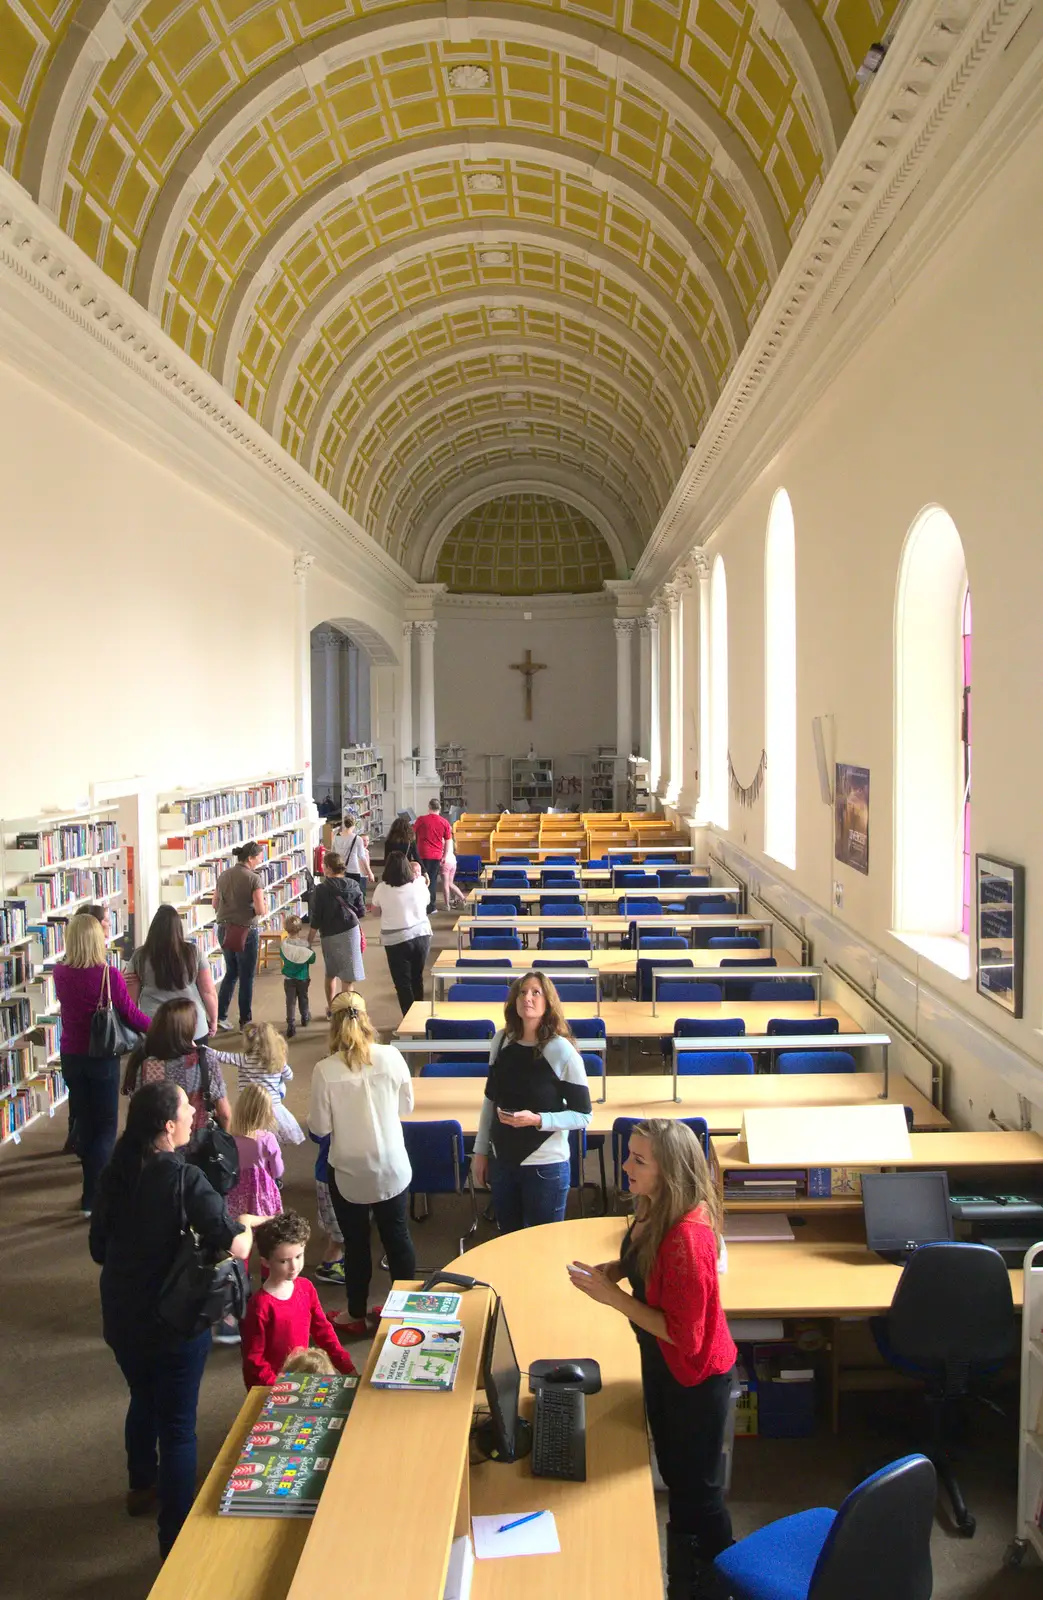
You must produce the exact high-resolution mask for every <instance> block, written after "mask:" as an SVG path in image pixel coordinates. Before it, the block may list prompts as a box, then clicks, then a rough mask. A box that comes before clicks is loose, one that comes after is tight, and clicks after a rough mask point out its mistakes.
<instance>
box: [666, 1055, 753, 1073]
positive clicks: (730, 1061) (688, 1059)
mask: <svg viewBox="0 0 1043 1600" xmlns="http://www.w3.org/2000/svg"><path fill="white" fill-rule="evenodd" d="M753 1072H754V1067H753V1057H752V1056H751V1055H750V1052H749V1051H748V1050H679V1051H678V1053H677V1074H678V1077H695V1078H715V1077H721V1078H727V1077H731V1078H752V1076H753Z"/></svg>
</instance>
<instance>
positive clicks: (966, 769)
mask: <svg viewBox="0 0 1043 1600" xmlns="http://www.w3.org/2000/svg"><path fill="white" fill-rule="evenodd" d="M961 633H962V635H963V637H962V638H961V640H960V644H961V650H960V661H961V665H962V667H963V674H962V676H963V715H962V717H961V719H960V743H961V745H962V747H963V749H962V754H963V921H962V924H961V926H962V928H963V931H964V933H966V934H968V935H969V934H970V931H971V905H972V903H973V890H972V887H971V591H970V590H969V589H968V590H967V592H966V594H965V595H964V597H963V626H962V628H961Z"/></svg>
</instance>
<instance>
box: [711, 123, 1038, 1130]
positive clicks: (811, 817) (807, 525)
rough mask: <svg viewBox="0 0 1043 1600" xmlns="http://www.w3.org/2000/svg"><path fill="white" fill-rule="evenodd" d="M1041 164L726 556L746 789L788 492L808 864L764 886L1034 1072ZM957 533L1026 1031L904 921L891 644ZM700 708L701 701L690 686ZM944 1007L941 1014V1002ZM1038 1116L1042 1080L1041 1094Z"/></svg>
mask: <svg viewBox="0 0 1043 1600" xmlns="http://www.w3.org/2000/svg"><path fill="white" fill-rule="evenodd" d="M1041 252H1043V150H1041V149H1040V147H1039V142H1038V141H1035V148H1034V149H1033V148H1032V147H1031V146H1030V144H1029V143H1026V145H1025V146H1024V147H1022V149H1021V150H1020V151H1019V152H1018V153H1017V155H1016V156H1015V157H1013V158H1012V159H1011V161H1010V162H1009V164H1008V166H1007V167H1006V168H1005V169H1004V170H1003V171H1002V172H1001V173H999V174H998V175H997V176H996V177H995V178H994V179H993V180H992V182H991V184H990V186H989V187H988V188H987V189H986V190H985V192H984V193H983V194H982V196H981V197H980V198H979V200H978V201H977V202H976V203H975V205H974V207H973V209H972V210H971V212H970V213H969V214H968V215H967V216H966V217H965V218H964V219H963V220H962V221H961V222H960V224H959V225H958V227H957V229H956V230H955V232H954V234H953V235H952V237H951V238H950V239H949V240H948V241H947V242H946V244H945V246H944V247H943V249H942V250H940V251H939V253H938V254H937V256H936V257H935V259H934V260H933V261H932V262H931V263H930V264H929V266H928V267H927V268H926V269H925V270H924V272H923V273H922V274H921V276H920V278H919V279H918V280H917V281H916V282H915V284H914V285H913V287H912V288H911V289H910V290H909V291H908V292H907V293H906V294H905V295H904V297H903V298H902V299H901V300H900V301H899V302H898V304H897V305H896V306H895V307H894V308H893V309H892V310H891V312H890V313H889V315H888V317H887V319H886V321H885V322H883V323H882V325H881V326H879V327H878V328H877V329H876V330H875V332H874V333H873V335H872V337H871V338H870V340H869V341H868V342H867V343H866V344H865V345H864V346H863V348H862V349H861V351H860V352H859V354H858V355H857V356H856V357H855V358H854V360H852V362H851V363H850V364H849V365H848V366H847V367H846V368H845V369H844V370H843V371H842V372H841V373H840V374H839V375H838V376H837V378H836V379H835V380H834V382H833V383H832V385H831V386H830V388H829V390H828V391H827V393H826V394H825V396H824V397H823V398H822V399H821V401H820V402H819V403H818V404H817V405H816V406H815V407H814V408H813V409H812V410H810V411H809V413H808V414H807V416H806V418H805V419H804V420H803V421H802V422H801V424H800V425H799V427H798V428H797V430H796V432H795V433H794V434H793V436H791V438H790V439H789V441H788V442H787V444H786V446H785V447H784V448H783V449H782V450H781V451H780V452H779V454H778V457H777V459H776V460H775V461H774V462H773V463H772V465H771V467H770V469H769V470H767V471H766V472H764V473H763V474H762V476H761V478H760V479H759V481H758V482H757V484H756V485H755V486H754V487H753V488H752V489H751V490H750V491H749V492H748V493H747V494H745V495H744V496H743V498H742V499H741V500H740V501H739V503H738V504H737V505H736V506H735V507H734V509H733V510H732V511H731V513H730V514H729V515H728V516H727V518H726V519H725V520H724V522H723V524H722V526H721V527H720V529H719V531H718V533H717V534H716V535H715V537H714V539H713V541H712V543H711V551H713V552H716V551H720V552H721V554H722V555H723V557H724V559H725V562H726V565H727V574H728V600H729V619H728V621H729V658H730V661H729V679H730V747H731V753H732V756H733V759H734V764H735V767H736V770H737V772H738V774H739V777H740V779H741V780H743V781H749V777H750V776H752V774H753V772H754V771H755V769H756V765H757V761H758V758H759V756H760V752H761V749H762V746H763V744H764V656H763V640H764V595H763V574H764V535H765V529H766V525H767V517H768V510H769V506H770V503H771V498H772V495H773V493H774V491H775V490H776V489H777V488H778V487H780V486H784V487H785V488H786V489H787V490H788V491H789V494H790V497H791V499H792V502H793V512H794V518H795V525H796V566H797V638H798V685H797V692H798V778H797V781H798V835H797V866H796V871H795V872H794V873H788V872H787V871H786V869H785V868H780V867H778V865H777V864H776V863H772V864H771V872H772V873H773V874H775V875H777V876H778V878H779V879H780V880H783V881H785V882H788V883H790V884H792V885H793V887H794V889H795V890H797V891H799V892H800V893H801V894H803V895H805V896H806V897H807V898H808V899H809V900H810V901H812V902H814V903H815V904H816V905H818V906H820V907H825V906H828V905H829V903H830V885H831V879H832V878H833V877H834V876H835V877H837V878H838V879H840V880H841V881H842V884H843V892H844V906H843V910H842V912H841V913H840V922H841V923H842V924H843V925H846V926H847V927H849V928H850V929H852V930H855V931H856V932H857V933H858V934H860V935H862V936H864V938H865V939H866V940H867V941H868V942H869V943H871V944H872V945H874V946H876V947H877V948H879V949H881V950H883V951H884V952H885V953H886V956H887V957H888V958H889V960H890V961H893V962H894V963H895V964H896V966H897V968H899V969H901V970H904V971H905V972H907V973H909V972H911V973H913V974H914V975H915V974H917V973H918V974H919V977H920V979H921V981H922V982H923V983H926V984H928V985H930V987H931V989H932V990H933V992H934V994H935V995H936V996H941V997H942V999H943V1001H944V1002H945V1005H946V1006H948V1007H949V1008H950V1015H951V1013H952V1008H957V1009H958V1010H964V1011H966V1012H969V1013H970V1014H971V1015H972V1016H973V1017H975V1018H976V1019H977V1021H978V1023H979V1024H981V1025H982V1026H984V1027H985V1028H986V1029H988V1030H991V1031H994V1032H995V1033H998V1034H1000V1035H1001V1036H1003V1037H1004V1038H1005V1039H1006V1040H1007V1041H1009V1042H1010V1043H1013V1044H1015V1045H1016V1046H1017V1047H1018V1048H1019V1049H1020V1050H1021V1051H1023V1052H1025V1053H1026V1054H1027V1055H1028V1056H1031V1057H1033V1058H1035V1059H1036V1060H1037V1061H1038V1060H1039V1059H1040V1057H1041V1056H1043V1040H1041V1038H1040V1036H1039V1034H1038V1033H1037V1031H1036V1030H1037V1029H1038V1028H1039V1027H1040V1025H1041V1023H1043V973H1041V971H1040V961H1039V957H1040V953H1041V951H1043V893H1040V887H1041V885H1043V831H1041V829H1040V825H1039V795H1040V793H1041V789H1043V733H1041V724H1040V714H1039V686H1040V659H1041V658H1040V638H1041V630H1040V617H1041V615H1043V540H1041V538H1040V533H1039V518H1040V506H1041V504H1043V452H1041V450H1040V436H1041V428H1043V384H1041V379H1040V374H1039V363H1038V360H1037V359H1036V355H1035V353H1036V352H1037V351H1038V350H1039V349H1040V348H1041V347H1043V304H1041V301H1040V297H1039V288H1038V261H1039V259H1040V255H1041ZM931 503H937V504H940V505H941V506H943V507H944V508H945V509H946V510H947V511H948V512H949V513H950V514H951V516H952V517H953V518H954V520H955V523H956V526H957V528H958V530H959V533H960V535H961V538H962V541H963V546H964V550H965V552H966V557H967V568H968V573H969V579H970V585H971V593H972V601H973V614H974V680H973V703H974V713H973V765H974V779H973V781H974V787H973V841H972V842H973V848H974V849H975V850H981V851H988V852H990V853H994V854H996V855H998V856H1000V857H1003V858H1005V859H1009V860H1012V861H1015V862H1021V863H1023V864H1024V865H1025V867H1026V869H1027V920H1026V948H1025V1015H1024V1019H1023V1020H1022V1021H1014V1020H1012V1019H1010V1018H1008V1017H1007V1016H1006V1014H1005V1013H1004V1012H1002V1011H1001V1010H1000V1008H999V1007H998V1006H996V1005H994V1004H991V1003H990V1002H988V1001H986V1000H983V999H981V998H979V997H978V996H977V995H976V994H975V993H974V989H973V984H972V983H968V982H960V981H959V980H958V979H955V978H952V977H950V976H949V975H948V974H946V973H945V972H943V971H942V970H941V969H940V968H938V967H937V966H934V965H933V964H931V963H929V962H927V961H925V960H923V959H918V958H917V957H916V956H915V955H914V954H913V953H912V952H911V951H910V950H909V949H908V948H907V947H906V946H905V945H903V944H901V943H899V942H898V941H897V940H896V939H894V938H893V937H892V936H891V934H890V932H889V930H890V928H891V926H892V814H893V792H892V785H893V692H892V691H893V683H892V679H893V627H894V605H895V586H896V580H897V574H898V562H899V556H900V553H901V549H902V543H903V540H904V538H905V536H906V532H907V530H908V529H909V527H910V525H911V524H912V522H913V520H914V519H915V517H916V516H917V513H918V512H919V511H920V510H921V509H922V508H923V507H924V506H926V505H928V504H931ZM690 692H691V693H692V694H693V695H694V692H695V690H694V686H690ZM823 712H831V713H833V715H834V717H835V726H836V756H837V759H839V760H841V761H847V762H851V763H853V764H856V765H860V766H866V767H868V768H869V769H870V774H871V780H870V781H871V791H870V846H869V848H870V870H869V875H868V877H864V876H862V875H860V874H859V873H857V872H854V871H852V870H851V869H849V868H846V867H841V866H839V864H837V863H835V862H834V861H833V858H832V816H831V813H830V811H829V810H828V809H827V808H826V807H824V806H823V805H822V803H821V801H820V799H819V787H818V778H817V772H816V765H815V756H814V749H813V745H812V737H811V719H812V717H813V716H815V715H816V714H819V713H823ZM730 836H731V839H732V840H733V841H734V843H735V844H736V845H741V846H743V847H744V849H745V850H746V851H747V852H748V853H749V854H750V855H752V856H753V858H754V859H755V860H757V861H762V860H763V859H764V857H763V848H762V847H763V840H764V817H763V807H762V805H761V804H759V803H758V805H757V806H755V807H754V809H753V810H752V811H748V812H744V811H741V810H740V809H739V808H738V806H737V805H736V804H735V802H734V801H733V802H732V806H731V835H730ZM932 1004H934V1002H933V1001H932ZM1040 1083H1041V1091H1040V1098H1041V1099H1043V1079H1041V1080H1040Z"/></svg>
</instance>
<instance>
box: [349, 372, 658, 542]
mask: <svg viewBox="0 0 1043 1600" xmlns="http://www.w3.org/2000/svg"><path fill="white" fill-rule="evenodd" d="M512 393H517V394H518V395H519V396H520V398H519V400H518V401H517V402H515V403H514V406H516V409H514V407H512V402H511V401H510V400H509V399H508V396H509V395H510V394H512ZM534 396H541V397H543V398H544V399H551V400H560V401H563V402H564V403H565V404H567V405H569V406H573V407H575V409H576V411H577V412H582V414H583V418H584V419H585V418H587V417H591V418H597V419H598V420H599V421H600V422H602V423H603V424H604V425H605V427H607V428H610V429H611V430H612V431H613V432H614V433H615V434H616V435H617V436H618V437H619V438H620V439H623V440H625V442H626V443H627V445H629V447H630V449H631V450H632V451H633V457H634V465H635V467H636V468H637V469H638V470H640V471H641V472H642V473H643V474H644V476H645V479H646V481H647V483H648V486H649V488H650V489H651V490H652V492H653V493H654V495H655V497H656V499H657V500H658V502H659V505H660V506H664V505H665V504H666V502H667V501H668V500H669V498H670V494H671V491H672V489H673V486H674V482H675V480H674V478H673V477H672V476H671V475H670V471H669V468H668V467H667V465H666V464H665V463H664V462H663V461H662V460H661V459H660V460H657V459H656V458H655V456H654V455H653V454H652V452H651V450H650V449H649V445H648V441H647V440H646V439H644V438H642V436H641V435H640V434H639V433H638V432H636V431H635V429H633V428H632V427H631V426H630V424H629V423H628V422H627V421H626V420H625V419H624V418H623V417H621V416H620V415H619V413H618V412H617V411H613V410H612V408H611V406H609V405H608V404H606V403H605V402H604V401H602V400H601V399H600V397H599V396H597V395H586V394H579V393H577V391H576V390H575V389H572V388H570V387H569V386H568V384H563V383H553V382H551V381H549V380H547V379H543V378H540V379H538V380H536V381H533V380H532V379H531V378H529V379H525V380H519V382H518V386H517V389H516V390H515V389H512V388H511V387H509V386H508V383H506V382H505V380H504V379H503V378H500V377H497V378H495V379H493V380H491V381H489V382H487V383H474V384H468V386H467V389H466V390H465V391H464V392H463V393H461V394H459V395H458V396H446V395H435V396H434V397H433V399H431V400H429V401H427V402H426V403H425V404H424V405H421V406H417V408H416V410H415V411H412V412H410V413H409V415H408V416H404V417H400V418H398V420H397V421H396V422H395V423H394V424H393V425H392V426H391V428H390V429H389V430H388V432H387V433H386V434H385V435H384V436H383V437H382V438H381V440H380V442H379V444H376V445H375V449H374V456H373V460H372V461H371V463H370V465H369V467H368V468H367V470H366V475H365V477H364V478H363V480H362V483H361V484H360V486H359V489H358V494H357V498H356V501H355V509H354V510H353V511H352V515H353V516H354V517H355V518H356V519H357V520H358V521H359V522H361V523H362V525H363V527H368V526H369V522H370V516H371V512H370V498H371V496H372V493H373V490H374V488H375V486H376V484H377V482H378V480H379V478H380V476H381V473H382V472H383V471H384V470H385V468H386V466H387V464H388V460H389V458H393V457H394V456H395V452H396V451H397V450H398V449H400V448H401V446H402V445H403V444H405V443H406V442H407V441H408V439H409V437H410V435H412V434H414V433H417V432H418V431H419V430H420V429H422V428H423V427H424V425H425V424H426V423H428V422H430V421H431V420H432V419H433V418H437V417H439V416H441V415H442V413H444V412H445V411H446V409H447V407H451V406H453V405H457V404H461V403H464V402H469V401H472V400H485V399H491V398H495V399H498V400H499V401H500V404H501V406H503V407H504V408H505V409H503V410H501V411H499V412H496V413H492V414H489V415H486V416H480V417H472V418H469V419H468V422H467V424H466V425H467V427H475V426H476V425H480V424H481V423H482V422H487V421H490V420H491V419H492V417H493V416H495V417H496V418H497V419H499V418H500V417H502V418H504V419H505V420H506V421H508V422H514V421H519V420H522V419H525V420H527V421H528V420H531V421H533V422H550V423H552V424H556V423H558V422H559V421H567V422H569V423H570V424H571V425H572V426H573V427H582V426H583V422H582V421H581V420H580V418H579V417H559V416H557V415H549V416H544V415H543V414H542V413H541V412H539V411H533V410H529V409H528V408H527V405H526V402H528V401H529V400H530V399H531V398H532V397H534ZM370 432H371V433H376V432H377V427H376V421H375V419H373V418H372V417H371V419H370ZM437 437H438V435H432V436H430V437H428V438H426V439H423V440H422V441H421V442H420V443H419V444H418V446H417V452H416V454H423V453H425V452H426V451H427V450H429V449H431V447H432V445H433V443H434V441H435V439H436V438H437ZM593 438H594V439H595V440H596V441H597V442H598V443H601V444H602V445H605V444H606V443H607V441H606V440H605V439H601V438H600V437H599V436H598V435H597V434H594V435H593ZM609 448H611V446H610V445H609ZM352 459H353V457H352V456H351V455H349V454H348V452H347V451H345V450H342V451H341V454H340V456H339V457H338V460H337V464H336V468H335V470H334V475H333V483H332V486H331V489H330V493H331V494H332V495H333V498H334V499H335V500H336V501H337V502H338V503H339V504H341V505H343V503H344V496H345V493H346V492H347V489H346V484H345V479H346V477H347V474H348V472H349V470H350V468H351V464H352ZM413 459H414V458H412V457H411V458H410V461H409V462H407V463H406V464H405V469H406V470H408V468H409V466H410V465H411V462H412V460H413Z"/></svg>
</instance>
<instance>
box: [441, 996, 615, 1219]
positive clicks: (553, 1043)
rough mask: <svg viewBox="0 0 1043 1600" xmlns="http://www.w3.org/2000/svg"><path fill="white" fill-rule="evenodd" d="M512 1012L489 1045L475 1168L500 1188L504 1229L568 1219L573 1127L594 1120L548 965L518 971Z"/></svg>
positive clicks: (481, 1179) (496, 1198)
mask: <svg viewBox="0 0 1043 1600" xmlns="http://www.w3.org/2000/svg"><path fill="white" fill-rule="evenodd" d="M504 1019H505V1024H506V1025H505V1026H504V1027H503V1028H502V1029H501V1030H500V1032H499V1033H498V1034H497V1035H496V1037H495V1038H494V1039H493V1042H492V1046H491V1048H490V1052H489V1077H488V1080H487V1082H486V1085H485V1098H484V1100H483V1101H482V1110H481V1115H480V1117H479V1119H478V1135H477V1137H476V1139H475V1141H474V1156H473V1157H472V1160H471V1171H472V1174H473V1176H474V1181H475V1183H478V1184H484V1183H486V1182H488V1184H489V1187H490V1188H491V1189H492V1196H493V1209H494V1210H495V1212H496V1220H497V1223H498V1224H499V1228H500V1232H501V1233H514V1232H516V1231H517V1229H518V1228H533V1227H536V1226H537V1225H538V1224H539V1223H541V1222H561V1221H562V1220H563V1219H564V1216H565V1202H566V1200H567V1199H568V1194H569V1129H570V1128H585V1127H586V1126H587V1124H588V1123H589V1121H590V1117H591V1111H590V1089H589V1087H588V1085H587V1074H586V1071H585V1069H584V1066H583V1057H582V1056H581V1055H580V1053H579V1051H578V1050H577V1049H576V1046H575V1044H574V1043H573V1040H572V1035H571V1033H570V1032H569V1025H568V1023H567V1022H566V1020H565V1013H564V1012H563V1011H562V1009H561V1001H560V1000H559V999H558V992H557V990H556V989H555V987H554V985H553V983H551V981H550V979H549V978H548V977H547V975H546V974H545V973H543V972H526V973H525V974H524V975H523V976H522V977H520V978H516V979H515V981H514V983H512V984H511V987H510V992H509V993H508V995H507V1003H506V1005H505V1006H504ZM490 1158H491V1159H490Z"/></svg>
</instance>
